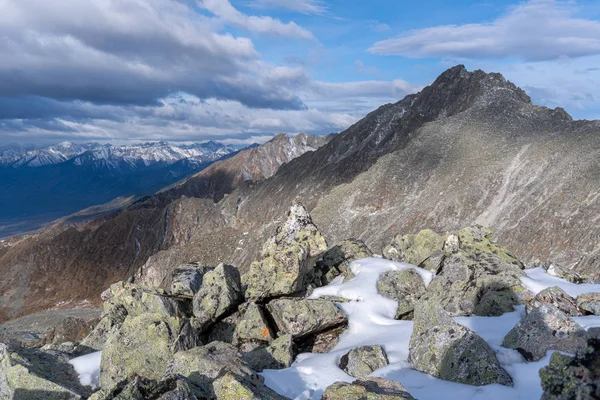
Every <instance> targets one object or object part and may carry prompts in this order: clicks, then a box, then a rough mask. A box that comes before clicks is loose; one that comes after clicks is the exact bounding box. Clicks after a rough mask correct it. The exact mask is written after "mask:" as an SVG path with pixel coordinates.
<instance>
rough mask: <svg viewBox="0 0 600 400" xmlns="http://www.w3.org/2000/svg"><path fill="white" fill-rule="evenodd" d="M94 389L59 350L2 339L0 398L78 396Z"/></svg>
mask: <svg viewBox="0 0 600 400" xmlns="http://www.w3.org/2000/svg"><path fill="white" fill-rule="evenodd" d="M91 392H92V390H91V389H90V388H89V387H83V386H81V384H80V383H79V379H78V378H77V374H76V372H75V370H74V369H73V366H72V365H70V364H68V358H67V357H64V356H62V355H61V354H60V353H57V352H44V351H39V350H35V349H23V348H20V347H12V346H8V345H6V344H3V343H0V399H7V400H8V399H30V400H45V399H52V400H54V399H57V400H63V399H64V400H75V399H82V398H87V397H88V396H89V395H90V394H91Z"/></svg>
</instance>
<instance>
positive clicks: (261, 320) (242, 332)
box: [233, 303, 273, 344]
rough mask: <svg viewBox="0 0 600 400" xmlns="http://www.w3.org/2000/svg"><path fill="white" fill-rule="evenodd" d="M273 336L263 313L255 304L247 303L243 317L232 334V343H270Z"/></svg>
mask: <svg viewBox="0 0 600 400" xmlns="http://www.w3.org/2000/svg"><path fill="white" fill-rule="evenodd" d="M272 340H273V334H272V332H271V330H270V329H269V326H268V323H267V320H266V318H265V315H264V312H263V310H262V308H261V306H259V305H258V304H256V303H249V304H248V306H247V307H246V311H245V313H244V315H243V316H242V317H241V318H240V320H239V321H238V322H237V325H236V327H235V332H234V339H233V341H234V343H236V344H240V343H244V342H248V341H251V342H270V341H272Z"/></svg>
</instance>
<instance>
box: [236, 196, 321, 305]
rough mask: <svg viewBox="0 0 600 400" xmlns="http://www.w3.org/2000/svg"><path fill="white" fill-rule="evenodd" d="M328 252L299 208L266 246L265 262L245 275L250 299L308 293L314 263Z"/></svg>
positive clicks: (306, 215)
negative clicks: (304, 291)
mask: <svg viewBox="0 0 600 400" xmlns="http://www.w3.org/2000/svg"><path fill="white" fill-rule="evenodd" d="M326 250H327V243H326V242H325V239H324V238H323V236H322V235H321V233H320V232H319V230H318V229H317V227H316V226H315V225H314V224H313V222H312V219H311V217H310V215H309V214H308V212H307V211H306V209H305V208H304V207H303V206H302V205H300V204H295V205H294V206H292V208H291V209H290V211H289V213H288V218H287V221H286V222H285V224H284V226H283V227H281V228H279V229H278V231H277V234H276V235H275V236H274V237H273V238H271V239H270V240H269V241H267V242H266V243H265V244H264V246H263V249H262V251H261V258H260V259H259V260H257V261H254V262H253V263H252V264H251V265H250V270H249V271H248V273H247V274H246V275H244V285H246V286H247V288H246V298H255V299H263V298H269V297H274V296H282V295H288V294H293V293H296V292H300V291H303V290H305V289H306V288H307V285H308V284H309V281H310V276H311V273H312V270H313V265H314V261H315V260H316V258H317V257H318V256H319V255H320V254H321V253H323V252H324V251H326Z"/></svg>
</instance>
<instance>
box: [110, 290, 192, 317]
mask: <svg viewBox="0 0 600 400" xmlns="http://www.w3.org/2000/svg"><path fill="white" fill-rule="evenodd" d="M101 297H102V300H104V312H105V314H107V315H108V316H109V318H110V319H112V321H113V323H115V324H117V325H118V324H119V322H122V321H123V320H124V319H125V317H126V316H128V315H130V316H132V317H137V316H139V315H142V314H146V313H151V314H161V315H163V316H165V317H175V316H180V315H185V313H186V310H185V306H184V305H183V304H182V303H181V302H180V301H178V300H176V299H174V298H171V297H169V296H168V295H167V294H166V293H165V292H164V291H162V290H154V289H148V288H146V287H143V286H139V285H134V284H132V283H126V282H117V283H115V284H113V285H112V286H111V287H110V288H108V289H107V290H105V291H104V292H103V293H102V295H101Z"/></svg>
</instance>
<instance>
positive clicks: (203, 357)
mask: <svg viewBox="0 0 600 400" xmlns="http://www.w3.org/2000/svg"><path fill="white" fill-rule="evenodd" d="M167 371H168V373H170V374H175V375H181V376H184V377H186V378H187V379H188V380H189V381H190V383H191V384H192V389H193V391H194V394H195V395H196V396H197V397H199V398H214V396H215V393H214V391H213V386H212V383H213V382H214V381H215V380H216V379H217V378H219V377H220V376H221V375H222V374H223V373H225V372H230V373H232V374H233V375H235V376H238V377H240V378H244V379H246V380H248V381H251V382H257V383H262V381H263V380H262V377H260V376H259V375H256V374H255V373H254V371H253V370H252V368H251V367H250V366H249V365H248V364H247V363H246V362H245V361H244V360H243V359H242V355H241V354H240V352H239V351H238V349H237V348H235V347H234V346H232V345H230V344H227V343H222V342H212V343H209V344H207V345H206V346H202V347H195V348H193V349H190V350H187V351H180V352H177V353H176V354H175V355H174V356H173V359H172V361H171V362H170V363H169V366H168V369H167Z"/></svg>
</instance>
